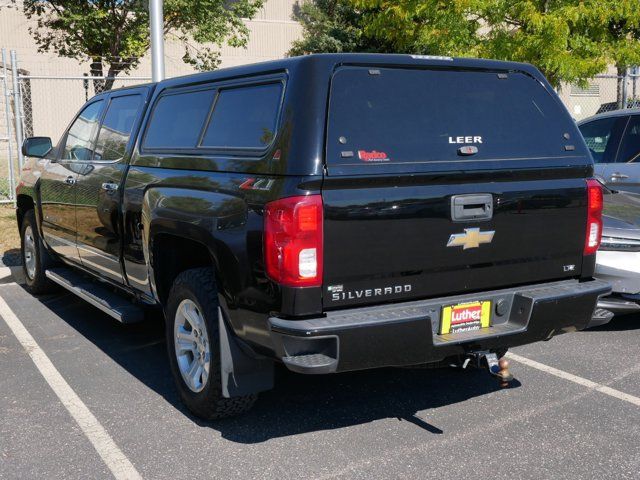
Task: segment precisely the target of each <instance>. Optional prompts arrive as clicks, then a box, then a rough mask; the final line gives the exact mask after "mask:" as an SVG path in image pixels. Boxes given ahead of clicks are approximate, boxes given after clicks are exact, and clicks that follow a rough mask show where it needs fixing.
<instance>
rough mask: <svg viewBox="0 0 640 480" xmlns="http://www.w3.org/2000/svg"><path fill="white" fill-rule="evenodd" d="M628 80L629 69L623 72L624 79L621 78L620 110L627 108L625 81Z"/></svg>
mask: <svg viewBox="0 0 640 480" xmlns="http://www.w3.org/2000/svg"><path fill="white" fill-rule="evenodd" d="M628 79H629V69H628V68H626V69H625V70H624V77H622V108H629V105H628V104H627V80H628Z"/></svg>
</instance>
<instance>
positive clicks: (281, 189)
mask: <svg viewBox="0 0 640 480" xmlns="http://www.w3.org/2000/svg"><path fill="white" fill-rule="evenodd" d="M52 114H54V112H52ZM23 151H24V153H25V155H27V156H28V157H29V161H28V162H27V163H26V166H25V168H24V171H23V172H22V177H21V181H20V184H19V187H18V189H17V199H18V208H17V218H18V224H19V227H20V231H21V234H22V251H23V261H24V269H25V274H26V278H27V280H26V282H27V288H28V289H29V290H30V291H31V292H33V293H34V294H39V293H44V292H47V291H48V290H50V288H51V287H52V286H53V285H55V284H59V285H62V286H64V287H65V288H67V289H69V290H71V291H72V292H74V293H76V294H77V295H79V296H80V297H82V298H84V299H85V300H87V301H89V302H90V303H92V304H93V305H95V306H96V307H97V308H100V309H101V310H103V311H105V312H107V313H108V314H110V315H112V316H113V317H115V318H116V319H118V320H119V321H121V322H124V323H128V322H134V321H138V320H140V319H141V317H142V312H143V310H144V308H145V307H146V306H158V307H161V308H162V310H163V312H164V317H165V319H166V332H167V346H168V350H169V358H170V364H171V369H172V373H173V375H174V377H175V380H176V384H177V386H178V389H179V391H180V394H181V397H182V398H183V400H184V401H185V403H186V405H187V406H188V407H189V408H190V409H191V410H192V411H193V412H195V413H196V414H197V415H199V416H202V417H206V418H218V417H222V416H228V415H232V414H236V413H239V412H242V411H244V410H246V409H247V408H249V407H250V406H251V405H252V403H253V402H254V401H255V398H256V393H257V392H259V391H264V390H267V389H269V388H271V387H272V385H273V368H274V361H278V362H282V363H283V364H284V365H285V366H286V367H288V368H289V369H290V370H292V371H295V372H299V373H305V374H314V373H332V372H343V371H348V370H358V369H367V368H375V367H383V366H412V365H425V364H430V363H431V364H433V363H439V362H443V361H446V362H453V361H458V362H463V361H465V360H466V359H475V360H477V359H486V360H487V361H489V359H490V358H491V359H492V361H493V360H494V359H495V358H496V357H497V356H500V355H503V354H504V352H505V351H506V349H507V348H508V347H512V346H517V345H523V344H527V343H531V342H536V341H539V340H548V339H550V338H551V337H553V336H554V335H557V334H559V333H563V332H569V331H574V330H580V329H582V328H584V327H586V326H587V324H588V323H589V321H590V319H591V316H592V313H593V311H594V307H595V306H596V302H597V300H598V297H599V296H601V295H603V294H606V293H608V292H609V286H608V285H607V284H606V283H603V282H600V281H597V280H594V279H593V278H592V275H593V272H594V259H595V256H594V254H595V251H596V249H597V248H598V244H599V241H600V234H601V228H602V225H601V210H602V192H601V190H600V186H599V184H598V183H597V182H595V181H594V180H592V179H590V177H591V175H592V173H593V165H592V161H591V158H590V156H589V153H588V150H587V148H586V146H585V144H584V142H583V140H582V137H581V136H580V133H579V131H578V129H577V128H576V126H575V124H574V123H573V121H572V120H571V118H570V116H569V115H568V113H567V111H566V110H565V108H564V107H563V105H562V104H561V102H560V101H559V99H558V97H557V96H556V94H555V93H554V91H553V89H552V88H551V87H550V86H549V84H548V83H547V82H546V80H545V79H544V77H543V76H542V75H541V74H540V73H539V72H538V71H537V70H536V69H535V68H534V67H532V66H530V65H525V64H517V63H504V62H497V61H486V60H473V59H452V58H448V57H426V56H409V55H366V54H353V55H341V54H340V55H312V56H307V57H301V58H291V59H285V60H281V61H275V62H269V63H263V64H257V65H249V66H242V67H236V68H229V69H224V70H219V71H215V72H210V73H202V74H196V75H192V76H187V77H181V78H173V79H169V80H165V81H162V82H159V83H155V84H148V85H141V86H136V87H132V88H124V89H119V90H114V91H110V92H106V93H104V94H101V95H98V96H96V97H94V98H92V99H91V100H90V101H89V102H87V104H86V105H85V106H84V107H83V108H82V109H81V110H80V112H79V113H78V115H77V117H76V118H75V119H74V120H73V121H72V122H71V124H70V126H69V127H68V129H67V130H66V132H65V133H64V135H63V136H62V138H61V140H60V142H59V143H58V145H57V146H52V144H51V141H50V139H48V138H46V137H33V138H29V139H27V140H26V141H25V143H24V145H23ZM494 363H495V362H494Z"/></svg>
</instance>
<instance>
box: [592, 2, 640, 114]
mask: <svg viewBox="0 0 640 480" xmlns="http://www.w3.org/2000/svg"><path fill="white" fill-rule="evenodd" d="M588 5H589V8H588V9H587V13H586V14H585V15H584V16H583V17H582V18H581V21H580V27H581V28H582V29H584V30H586V31H588V32H589V34H590V35H591V36H592V37H593V38H595V39H596V40H597V42H598V47H599V48H601V49H602V51H603V52H604V55H605V57H606V60H607V63H608V64H610V65H614V66H615V68H616V72H617V74H618V88H617V90H618V92H617V93H618V95H617V100H618V108H622V107H623V103H624V100H623V81H624V80H623V76H624V75H625V73H626V72H627V70H628V69H629V68H630V67H634V66H637V65H640V4H639V3H638V0H598V1H595V0H590V1H589V2H588Z"/></svg>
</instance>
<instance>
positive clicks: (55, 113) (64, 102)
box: [0, 49, 640, 203]
mask: <svg viewBox="0 0 640 480" xmlns="http://www.w3.org/2000/svg"><path fill="white" fill-rule="evenodd" d="M2 54H3V55H2V65H0V93H1V94H2V95H1V96H0V203H11V202H14V201H15V198H14V196H15V185H16V182H17V178H18V177H19V171H20V167H21V165H22V155H21V153H20V150H19V148H20V146H21V145H22V140H23V139H24V138H26V137H29V136H34V135H35V136H47V137H51V138H52V139H53V141H54V142H56V141H57V140H58V139H59V138H60V136H61V135H62V133H63V132H64V129H65V128H66V126H67V125H68V123H69V122H70V121H71V119H72V118H73V116H74V115H75V114H76V113H77V112H78V110H79V109H80V107H81V106H82V105H83V104H84V103H85V102H86V101H87V100H88V99H89V98H91V97H93V96H94V95H96V94H98V93H101V92H102V91H103V90H104V89H105V88H119V87H123V86H129V85H135V84H139V83H145V82H147V81H149V80H150V79H149V78H143V77H117V78H115V79H110V78H105V77H89V76H76V77H53V76H36V75H30V74H29V72H27V71H25V70H21V69H19V68H18V66H17V65H18V61H17V58H16V55H15V52H11V62H9V59H8V58H7V57H9V55H7V52H6V51H5V49H2ZM558 93H559V95H560V98H561V99H562V101H563V102H564V103H565V105H566V106H567V109H568V110H569V112H570V113H571V115H572V116H573V118H574V119H575V120H576V121H577V120H582V119H584V118H587V117H590V116H591V115H595V114H597V113H601V112H606V111H610V110H616V109H618V108H635V107H640V69H638V68H635V69H631V70H629V72H628V73H627V75H625V76H622V77H620V76H616V75H598V76H596V77H595V78H593V79H591V80H590V81H589V82H588V83H587V85H586V86H585V87H580V86H578V85H565V86H564V87H563V88H561V89H560V90H559V92H558Z"/></svg>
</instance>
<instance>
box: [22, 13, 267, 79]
mask: <svg viewBox="0 0 640 480" xmlns="http://www.w3.org/2000/svg"><path fill="white" fill-rule="evenodd" d="M13 1H14V5H15V6H16V7H17V8H22V10H23V12H24V14H25V15H26V16H27V18H35V19H36V21H37V25H36V27H34V28H31V29H30V33H31V35H32V36H33V38H34V39H35V41H36V43H37V45H38V49H39V50H40V51H42V52H48V51H52V52H55V53H57V54H58V55H60V56H62V57H69V58H74V59H76V60H78V61H82V62H84V61H89V62H90V66H89V71H90V74H91V75H93V76H103V75H104V74H105V73H106V76H107V77H110V78H115V77H116V76H117V75H119V74H120V73H126V72H128V71H129V70H131V69H132V68H135V67H136V66H137V65H138V63H139V61H140V59H141V58H142V57H143V56H144V54H145V53H146V52H147V50H148V49H149V11H148V1H143V0H24V1H22V2H18V1H17V0H13ZM263 3H264V0H235V1H228V0H166V1H165V2H164V22H165V23H164V30H165V35H167V36H170V37H173V38H176V39H178V40H179V41H180V42H181V43H182V45H183V46H184V56H183V57H182V58H183V60H184V61H185V62H186V63H188V64H191V65H193V66H194V67H196V68H197V69H200V70H210V69H214V68H216V67H217V66H218V64H219V63H220V58H219V56H220V54H219V51H217V50H216V49H214V48H212V47H208V46H201V45H202V44H213V45H215V46H216V47H217V48H220V47H221V46H222V45H223V44H228V45H231V46H234V47H239V46H245V45H246V42H247V39H248V33H249V32H248V28H247V26H246V25H245V24H244V22H243V18H251V17H253V15H255V13H256V11H257V10H258V9H259V8H260V7H261V6H262V4H263ZM95 83H96V84H95V86H96V87H97V90H102V89H110V88H111V87H112V85H113V80H112V79H109V80H107V81H104V82H103V81H96V82H95Z"/></svg>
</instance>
